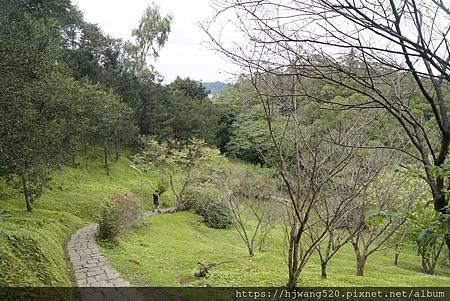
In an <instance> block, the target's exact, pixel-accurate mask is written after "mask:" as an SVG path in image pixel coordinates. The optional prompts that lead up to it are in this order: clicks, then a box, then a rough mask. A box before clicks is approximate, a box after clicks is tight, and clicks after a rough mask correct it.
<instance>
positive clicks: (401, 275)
mask: <svg viewBox="0 0 450 301" xmlns="http://www.w3.org/2000/svg"><path fill="white" fill-rule="evenodd" d="M103 251H104V253H105V254H106V256H107V257H108V259H109V260H110V261H111V262H112V264H113V266H115V267H116V268H117V269H118V270H119V271H120V272H121V273H123V275H124V277H125V278H126V279H127V280H129V281H131V283H132V284H133V285H135V286H201V285H206V284H209V285H212V286H282V285H284V284H285V283H286V278H287V268H286V265H285V262H284V257H283V240H282V232H281V230H280V229H279V230H278V231H276V232H274V233H273V235H272V237H271V239H270V240H269V241H268V244H267V248H266V251H264V252H257V254H256V255H255V256H254V257H253V258H252V257H249V256H248V254H247V251H246V248H245V246H244V244H243V242H242V241H241V239H240V237H239V235H238V234H237V233H236V232H235V231H234V230H233V229H229V230H215V229H211V228H208V227H206V226H204V225H203V224H202V223H200V222H199V218H198V216H197V215H195V214H193V213H189V212H184V213H176V214H166V215H161V216H156V217H149V218H147V219H146V220H145V221H144V223H143V224H142V225H141V226H139V227H137V228H135V229H133V230H132V231H130V232H126V233H123V234H122V235H121V236H120V244H119V246H117V247H115V248H113V249H103ZM199 261H200V262H202V263H212V262H219V261H226V262H227V263H225V264H223V265H221V266H218V267H216V268H213V269H212V271H211V273H210V275H209V277H208V278H207V279H203V280H197V279H195V277H193V273H194V272H195V270H196V263H197V262H199ZM420 270H421V267H420V257H418V256H416V254H415V252H414V250H413V249H411V250H408V251H405V253H404V254H402V255H401V257H400V264H399V266H398V267H396V266H394V265H393V254H390V253H389V252H386V253H376V254H374V255H372V256H371V257H369V259H368V263H367V267H366V276H364V277H357V276H355V260H354V255H353V251H352V250H351V248H350V247H348V248H345V249H343V250H342V251H341V252H340V253H338V254H337V255H336V257H335V258H334V259H332V261H331V262H330V266H329V269H328V274H329V279H328V280H322V279H321V278H320V266H319V262H318V258H316V257H312V258H311V260H310V262H309V263H308V264H307V267H306V269H305V270H304V272H303V273H302V275H301V277H300V282H299V285H301V286H400V287H401V286H449V285H450V269H449V268H446V269H445V270H444V269H442V268H441V267H439V268H438V269H437V273H436V275H434V276H431V275H425V274H422V273H421V272H420Z"/></svg>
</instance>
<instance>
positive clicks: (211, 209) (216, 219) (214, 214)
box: [194, 199, 233, 229]
mask: <svg viewBox="0 0 450 301" xmlns="http://www.w3.org/2000/svg"><path fill="white" fill-rule="evenodd" d="M194 210H195V212H196V213H197V214H199V215H201V216H202V217H203V222H204V223H205V224H206V225H207V226H208V227H210V228H215V229H226V228H229V227H231V225H232V224H233V222H232V217H231V212H230V211H229V210H228V208H226V207H224V206H223V205H222V204H220V203H219V202H218V201H214V200H205V199H203V200H198V201H197V202H196V204H195V208H194Z"/></svg>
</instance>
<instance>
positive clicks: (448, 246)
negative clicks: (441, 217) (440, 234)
mask: <svg viewBox="0 0 450 301" xmlns="http://www.w3.org/2000/svg"><path fill="white" fill-rule="evenodd" d="M445 242H446V243H447V249H448V262H449V263H450V228H448V232H447V238H446V239H445Z"/></svg>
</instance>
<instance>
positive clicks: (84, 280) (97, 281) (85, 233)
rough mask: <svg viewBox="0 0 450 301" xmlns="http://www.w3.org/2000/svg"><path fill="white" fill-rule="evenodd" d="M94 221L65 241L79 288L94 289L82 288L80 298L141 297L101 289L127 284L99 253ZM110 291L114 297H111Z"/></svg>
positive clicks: (171, 210) (145, 214)
mask: <svg viewBox="0 0 450 301" xmlns="http://www.w3.org/2000/svg"><path fill="white" fill-rule="evenodd" d="M173 211H174V209H173V208H168V209H161V213H157V212H152V211H149V212H145V213H144V217H148V216H154V215H159V214H163V213H168V212H173ZM97 228H98V225H97V224H91V225H88V226H86V227H84V228H81V229H79V230H78V231H77V232H76V233H75V234H73V235H72V237H71V238H70V240H69V242H68V243H67V252H68V254H69V258H70V262H71V263H72V267H73V274H74V276H75V280H76V284H77V286H78V287H92V288H96V289H92V290H83V291H81V298H82V300H143V298H141V297H140V294H139V292H138V291H137V290H134V289H127V290H114V291H113V292H111V291H110V290H102V289H100V288H114V287H115V288H117V287H130V283H129V282H128V281H126V280H124V279H122V278H121V277H120V274H119V272H118V271H117V270H116V269H114V268H113V267H112V266H111V265H110V264H109V263H108V261H107V260H106V258H105V257H104V256H103V255H102V254H101V253H100V250H99V248H98V246H97V241H96V237H95V236H96V233H97ZM111 294H112V295H114V296H116V298H113V299H111Z"/></svg>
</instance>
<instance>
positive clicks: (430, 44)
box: [203, 0, 450, 249]
mask: <svg viewBox="0 0 450 301" xmlns="http://www.w3.org/2000/svg"><path fill="white" fill-rule="evenodd" d="M216 7H217V9H218V11H217V14H216V15H215V18H214V19H213V22H211V23H210V24H204V26H203V28H204V29H205V31H206V32H207V33H208V34H209V37H210V38H211V40H212V44H213V46H214V47H215V49H217V50H219V51H220V52H222V53H223V54H225V55H226V56H228V57H229V58H230V59H231V60H232V61H233V62H235V63H236V64H237V65H239V66H240V67H242V69H243V70H245V71H247V72H250V73H253V74H276V75H277V76H285V77H287V78H292V77H296V78H297V79H298V82H299V84H300V83H301V82H302V81H303V80H302V78H309V79H314V80H316V81H321V82H324V83H327V84H328V85H332V86H336V87H343V88H345V89H347V90H348V91H352V92H354V93H357V94H359V95H362V96H363V97H361V98H359V99H356V100H355V99H353V98H347V99H345V100H344V101H340V102H336V101H335V100H334V99H330V98H327V97H323V95H320V94H318V93H314V92H315V91H314V89H308V87H303V89H301V90H300V89H297V90H296V91H295V92H296V93H295V95H296V96H300V95H303V96H308V97H311V98H312V99H315V100H316V102H317V104H318V105H319V106H325V105H331V106H333V107H334V108H336V109H344V110H354V109H357V110H359V109H369V110H372V109H382V110H384V111H385V112H387V113H388V114H390V116H391V118H392V119H393V120H395V122H396V123H397V124H398V126H399V127H400V128H401V129H402V131H403V134H404V137H406V138H407V139H408V140H409V142H410V145H411V146H410V147H408V148H404V147H403V146H402V147H399V146H398V145H395V144H394V145H378V146H376V147H382V148H391V149H396V150H398V151H400V152H402V153H405V154H408V156H409V157H410V159H411V160H414V161H415V162H418V163H419V164H420V165H421V168H422V174H421V176H422V178H423V180H424V181H425V182H426V183H427V184H428V186H429V188H430V191H431V193H432V197H433V204H434V208H435V210H437V211H439V212H443V213H445V212H448V210H449V209H448V200H447V198H446V196H445V193H444V191H445V189H446V188H447V189H448V188H449V180H448V179H442V178H439V177H437V176H436V175H435V174H434V173H433V172H432V171H433V169H434V167H436V166H440V165H442V164H443V162H444V160H445V158H446V157H447V156H448V154H449V145H450V125H449V120H448V118H449V117H448V111H449V109H448V97H449V96H448V85H449V81H450V72H449V67H450V43H449V40H448V35H449V32H450V25H449V22H448V19H449V17H450V8H449V5H448V3H447V2H445V1H442V0H386V1H377V0H373V1H372V0H355V1H349V0H298V1H296V0H289V1H287V0H286V1H283V0H280V1H271V0H263V1H260V0H258V1H257V0H254V1H252V0H246V1H243V0H223V1H216ZM229 13H232V14H233V17H232V18H230V16H229V15H228V14H229ZM221 18H227V19H229V20H234V21H228V22H227V23H226V27H225V28H220V30H222V29H224V30H223V31H221V32H220V33H221V34H222V35H226V34H227V32H230V31H227V27H228V26H230V25H234V26H236V27H237V28H238V31H234V33H233V34H235V33H236V32H239V33H240V34H241V36H239V37H237V38H236V37H235V38H234V40H236V41H243V42H242V43H239V42H236V43H233V44H227V43H226V42H224V40H222V39H220V36H219V34H218V33H217V32H216V31H215V29H216V28H215V27H214V26H217V25H219V26H220V24H222V23H221V22H220V21H221V20H223V19H221ZM278 92H282V93H281V94H282V95H283V96H286V97H288V96H289V95H291V94H292V91H291V90H284V91H278ZM276 95H277V96H280V93H277V94H276ZM418 103H421V104H424V105H425V107H426V110H427V111H429V116H422V115H423V114H421V113H420V112H418V111H417V109H416V105H417V104H418ZM425 115H426V114H425ZM371 147H375V146H373V145H372V146H371ZM447 245H448V248H449V249H450V235H448V238H447Z"/></svg>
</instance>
